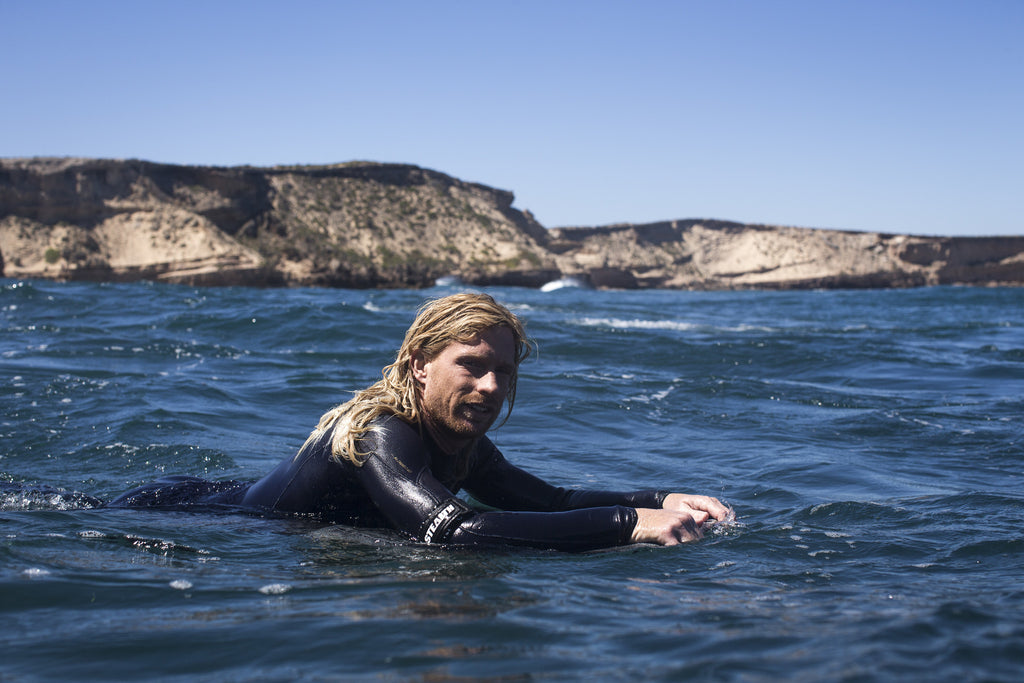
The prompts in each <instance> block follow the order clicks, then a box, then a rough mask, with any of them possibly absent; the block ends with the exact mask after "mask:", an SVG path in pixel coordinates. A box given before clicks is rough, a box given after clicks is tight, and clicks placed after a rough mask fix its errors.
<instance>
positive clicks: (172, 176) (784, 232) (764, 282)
mask: <svg viewBox="0 0 1024 683" xmlns="http://www.w3.org/2000/svg"><path fill="white" fill-rule="evenodd" d="M513 201H514V196H513V194H512V193H511V192H508V191H504V190H498V189H495V188H491V187H487V186H485V185H481V184H478V183H471V182H465V181H462V180H459V179H456V178H453V177H451V176H448V175H445V174H443V173H439V172H437V171H432V170H428V169H423V168H420V167H418V166H412V165H404V164H379V163H372V162H351V163H343V164H335V165H327V166H286V167H269V168H256V167H249V166H241V167H210V166H181V165H171V164H158V163H152V162H147V161H139V160H111V159H70V158H69V159H63V158H37V159H0V275H3V276H4V277H11V278H18V277H25V278H44V279H51V280H87V281H89V280H91V281H109V282H126V281H137V280H153V281H159V282H176V283H185V284H195V285H244V286H261V287H280V286H324V287H350V288H416V287H429V286H432V285H433V284H434V283H435V282H436V281H437V280H438V279H440V278H442V277H454V278H458V280H459V281H461V282H464V283H466V284H467V285H478V286H483V285H516V286H526V287H541V286H543V285H545V284H547V283H551V282H555V281H558V280H559V279H564V278H573V279H575V280H576V281H578V282H580V283H583V284H584V285H586V286H590V287H595V288H620V289H651V288H658V289H694V290H716V289H811V288H869V287H870V288H893V287H917V286H926V285H942V284H952V285H973V286H1000V285H1013V286H1021V285H1024V236H1021V237H1017V236H1005V237H998V236H995V237H922V236H912V235H898V234H890V233H879V232H856V231H843V230H825V229H816V228H795V227H787V226H770V225H757V224H743V223H735V222H729V221H722V220H710V219H680V220H670V221H661V222H655V223H646V224H616V225H609V226H599V227H572V228H553V229H550V230H549V229H546V228H545V227H544V226H543V225H541V224H540V223H539V222H538V221H537V220H536V219H535V218H534V217H533V216H532V215H531V214H530V212H529V211H520V210H518V209H515V208H513V207H512V204H513Z"/></svg>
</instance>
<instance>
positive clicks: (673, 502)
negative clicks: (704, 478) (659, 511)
mask: <svg viewBox="0 0 1024 683" xmlns="http://www.w3.org/2000/svg"><path fill="white" fill-rule="evenodd" d="M661 507H662V508H664V509H666V510H675V511H677V512H686V513H689V515H690V516H691V517H693V521H695V522H696V523H697V525H698V526H702V525H703V524H704V523H705V522H707V521H708V519H713V520H715V521H716V522H728V521H731V520H732V519H734V518H735V513H733V511H732V508H730V507H728V506H726V505H723V504H722V503H721V502H719V500H718V499H717V498H712V497H711V496H691V495H687V494H685V493H670V494H668V495H667V496H665V500H664V501H663V502H662V504H661Z"/></svg>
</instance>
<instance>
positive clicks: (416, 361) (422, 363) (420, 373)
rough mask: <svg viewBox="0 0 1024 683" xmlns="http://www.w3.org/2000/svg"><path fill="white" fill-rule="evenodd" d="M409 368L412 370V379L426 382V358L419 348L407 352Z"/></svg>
mask: <svg viewBox="0 0 1024 683" xmlns="http://www.w3.org/2000/svg"><path fill="white" fill-rule="evenodd" d="M409 369H410V370H411V371H412V376H413V379H415V380H416V381H417V382H419V383H420V384H426V383H427V360H426V359H425V358H424V357H423V352H422V351H420V350H419V349H417V350H416V351H413V352H412V353H411V354H409Z"/></svg>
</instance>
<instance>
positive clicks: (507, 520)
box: [355, 419, 637, 551]
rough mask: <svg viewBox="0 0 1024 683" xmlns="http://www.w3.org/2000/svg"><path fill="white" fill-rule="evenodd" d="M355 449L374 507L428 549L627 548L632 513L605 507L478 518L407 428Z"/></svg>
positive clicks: (381, 429) (392, 429)
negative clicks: (485, 546) (459, 546)
mask: <svg viewBox="0 0 1024 683" xmlns="http://www.w3.org/2000/svg"><path fill="white" fill-rule="evenodd" d="M359 448H360V450H361V451H363V452H368V453H369V454H370V455H369V457H368V458H367V459H366V461H365V462H364V463H363V465H362V466H361V467H359V468H355V470H356V476H357V477H358V479H359V481H360V483H361V484H362V486H363V488H364V490H365V491H366V492H367V493H368V494H369V496H370V498H371V500H372V501H373V503H374V505H375V506H376V507H377V508H378V509H379V510H380V512H381V513H382V514H383V515H384V516H385V517H386V518H387V519H388V520H389V521H390V522H391V523H392V524H393V525H394V526H395V527H396V528H398V529H400V530H402V531H404V532H406V533H408V534H410V535H411V536H413V537H415V538H417V539H419V540H421V541H424V542H427V543H454V544H470V545H476V544H489V545H497V544H500V545H519V546H528V547H533V548H546V549H554V550H566V551H583V550H592V549H596V548H606V547H609V546H615V545H624V544H627V543H629V542H630V539H631V537H632V533H633V529H634V527H635V526H636V521H637V514H636V511H635V509H634V508H632V507H626V506H605V507H594V508H586V509H581V510H569V511H564V512H500V511H499V512H479V511H476V510H472V509H471V508H470V507H469V506H467V505H466V504H465V503H464V502H462V501H461V500H459V499H458V498H456V497H455V496H454V495H453V494H452V493H451V491H449V490H448V489H447V488H445V487H444V486H443V485H442V484H441V483H440V482H439V481H438V480H437V479H436V478H435V477H434V475H433V474H432V473H431V471H430V468H429V455H428V453H427V451H426V447H425V446H424V444H423V442H422V440H420V438H419V434H418V433H417V431H416V430H415V429H413V428H412V427H410V426H409V425H407V424H405V423H403V422H401V421H399V420H397V419H393V420H388V421H386V422H385V423H384V424H381V425H379V426H378V427H377V428H376V429H374V430H373V431H372V432H371V433H370V434H369V435H367V437H366V438H365V439H363V440H362V441H361V442H360V444H359Z"/></svg>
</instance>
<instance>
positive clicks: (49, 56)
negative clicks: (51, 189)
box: [0, 0, 1024, 235]
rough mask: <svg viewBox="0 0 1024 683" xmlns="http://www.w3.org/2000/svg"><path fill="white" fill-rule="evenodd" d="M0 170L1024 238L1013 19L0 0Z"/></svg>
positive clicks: (991, 15)
mask: <svg viewBox="0 0 1024 683" xmlns="http://www.w3.org/2000/svg"><path fill="white" fill-rule="evenodd" d="M0 65H2V67H0V98H2V103H0V156H4V157H26V156H83V157H105V158H138V159H148V160H151V161H159V162H169V163H180V164H203V165H239V164H252V165H258V166H265V165H275V164H321V163H334V162H342V161H352V160H372V161H386V162H399V163H411V164H417V165H419V166H424V167H427V168H432V169H435V170H438V171H442V172H444V173H448V174H450V175H453V176H455V177H458V178H460V179H463V180H468V181H473V182H479V183H483V184H486V185H491V186H494V187H499V188H502V189H506V190H511V191H513V192H514V193H515V195H516V203H515V206H516V207H517V208H520V209H526V210H530V211H531V212H533V214H534V215H535V216H536V217H537V219H538V220H539V221H541V223H543V224H544V225H546V226H548V227H556V226H562V225H604V224H609V223H616V222H648V221H656V220H665V219H673V218H721V219H728V220H737V221H743V222H760V223H770V224H779V225H797V226H803V227H824V228H841V229H852V230H878V231H885V232H897V233H913V234H936V235H999V234H1004V235H1005V234H1017V235H1021V234H1024V1H1022V0H962V1H959V2H949V1H947V0H922V1H920V2H917V1H901V0H885V1H877V0H857V1H853V0H851V1H848V2H842V1H838V0H751V1H746V0H735V1H733V0H706V1H704V2H689V1H685V0H679V1H676V2H670V1H665V2H645V1H642V0H640V1H637V2H626V1H625V0H623V1H621V2H601V1H588V2H582V1H580V2H569V1H561V2H560V1H559V0H542V1H538V2H532V1H530V2H516V1H514V0H505V1H504V2H489V1H487V0H476V1H472V2H470V1H467V2H444V1H438V2H429V1H422V0H421V1H418V2H404V1H393V2H389V1H386V0H383V1H380V2H373V1H371V0H359V1H358V2H340V1H339V2H326V1H324V2H318V1H303V0H293V1H290V2H261V1H258V0H250V1H246V2H231V1H227V0H222V1H218V0H204V1H202V2H193V1H191V0H176V1H174V2H149V1H148V0H132V1H125V2H121V1H104V0H88V1H83V0H69V1H65V2H58V1H54V0H0Z"/></svg>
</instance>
